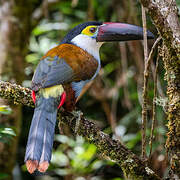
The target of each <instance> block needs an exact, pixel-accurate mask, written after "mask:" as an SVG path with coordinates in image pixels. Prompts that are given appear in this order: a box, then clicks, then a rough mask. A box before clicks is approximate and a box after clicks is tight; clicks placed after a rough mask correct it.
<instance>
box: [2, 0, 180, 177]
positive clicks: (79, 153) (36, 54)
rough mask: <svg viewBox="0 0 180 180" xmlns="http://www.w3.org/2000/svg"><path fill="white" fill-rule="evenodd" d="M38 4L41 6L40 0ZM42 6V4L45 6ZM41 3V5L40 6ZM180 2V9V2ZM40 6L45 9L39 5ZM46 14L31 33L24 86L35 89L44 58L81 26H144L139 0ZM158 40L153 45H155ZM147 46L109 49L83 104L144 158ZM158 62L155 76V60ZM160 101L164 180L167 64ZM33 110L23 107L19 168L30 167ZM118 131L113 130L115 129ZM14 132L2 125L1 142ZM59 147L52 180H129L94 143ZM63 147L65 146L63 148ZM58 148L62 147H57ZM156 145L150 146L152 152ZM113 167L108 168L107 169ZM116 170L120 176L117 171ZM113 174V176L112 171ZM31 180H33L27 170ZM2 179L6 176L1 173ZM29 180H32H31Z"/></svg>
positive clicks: (156, 164) (66, 6)
mask: <svg viewBox="0 0 180 180" xmlns="http://www.w3.org/2000/svg"><path fill="white" fill-rule="evenodd" d="M34 2H36V3H37V2H38V1H37V0H34ZM39 3H40V2H39ZM37 4H38V3H37ZM177 4H178V5H179V6H180V4H179V1H178V0H177ZM37 8H39V6H38V5H37ZM41 11H43V12H42V14H48V15H44V16H43V17H42V18H41V20H40V21H39V22H38V23H37V25H36V26H35V27H34V28H33V30H32V32H31V37H30V39H29V49H28V54H27V56H26V57H25V63H26V68H25V71H24V72H25V74H26V79H25V80H24V81H23V85H24V86H26V87H30V85H31V78H32V76H33V72H34V70H35V68H36V65H37V64H38V62H39V60H40V58H41V57H42V56H43V55H44V54H45V53H46V52H47V51H48V50H49V49H50V48H52V47H54V46H56V45H58V44H59V43H60V40H61V39H62V38H63V36H64V35H65V34H66V33H67V31H68V30H70V29H71V28H72V27H74V26H75V25H77V24H79V23H81V22H85V21H87V20H89V19H90V20H97V21H121V22H123V21H124V22H127V23H132V24H137V25H138V24H141V17H140V16H141V9H140V4H139V3H138V1H136V0H128V1H127V0H124V1H116V0H113V1H109V0H92V1H88V0H77V1H76V0H72V1H71V0H67V1H58V2H56V3H54V4H51V5H49V6H48V8H47V9H46V11H47V13H46V12H44V11H45V10H42V9H41ZM147 21H148V22H147V24H148V29H150V30H151V31H152V32H154V33H155V34H156V30H155V27H154V26H153V25H152V23H151V20H150V19H149V18H147ZM152 43H153V41H150V42H149V47H151V46H152ZM142 49H143V48H142V43H141V42H128V43H124V42H121V43H116V44H112V43H109V44H105V45H103V47H102V49H101V51H100V55H101V60H102V70H101V72H100V75H99V77H97V78H96V80H95V81H94V82H93V84H92V85H91V87H90V88H89V89H88V91H87V92H86V93H85V94H84V96H83V97H82V98H81V99H80V101H79V102H78V107H80V109H82V111H83V112H84V114H85V115H86V117H87V118H88V119H90V120H92V121H95V122H96V123H97V124H98V125H99V126H100V127H101V129H102V130H103V131H104V132H106V133H108V134H109V135H110V136H112V137H114V138H118V139H120V140H121V141H122V142H123V143H124V144H125V145H126V146H127V147H128V148H129V149H131V150H132V151H133V152H135V153H137V154H140V151H141V135H140V128H141V103H142V97H141V95H142V88H141V87H142V78H143V77H142V73H143V51H142ZM156 56H157V54H155V56H154V62H153V63H152V67H151V68H152V72H153V68H154V65H155V59H156ZM158 78H159V81H158V97H157V98H156V104H157V106H158V107H157V108H156V119H157V122H156V128H155V132H154V142H153V154H152V159H153V158H156V159H157V161H152V162H151V164H152V167H153V168H154V169H156V170H158V169H161V168H162V167H163V168H162V169H161V170H159V172H158V173H159V174H160V175H161V176H163V174H164V172H165V171H166V165H165V162H164V161H163V160H161V161H160V160H158V158H159V157H160V156H161V157H162V156H163V157H165V152H164V151H162V149H163V146H164V143H165V134H166V127H165V124H166V123H167V122H166V118H165V114H164V111H166V108H165V106H166V101H167V98H166V95H165V94H164V92H165V90H166V83H165V82H164V70H163V64H162V62H160V65H159V73H158ZM153 87H154V84H153V73H151V75H150V83H149V87H148V105H149V107H148V118H149V122H148V124H147V126H148V129H147V140H149V136H150V128H151V117H152V111H151V109H152V99H153ZM0 112H1V113H4V114H10V113H11V110H10V109H9V108H8V107H0ZM32 113H33V112H32V110H30V109H28V108H25V107H24V109H23V124H22V133H21V139H20V145H19V150H18V151H19V153H18V158H17V159H18V160H17V161H18V164H20V165H22V164H23V163H24V161H23V158H24V149H25V146H26V141H27V135H28V131H29V126H30V119H31V118H32ZM114 126H115V128H114V129H113V127H114ZM14 135H15V134H14V131H13V128H12V129H11V128H9V127H8V128H7V127H1V126H0V141H3V142H4V141H6V142H8V141H9V139H11V138H12V137H13V136H14ZM55 139H56V141H57V142H58V143H57V142H56V143H55V148H54V152H53V157H52V164H51V167H50V169H49V172H48V173H49V178H50V176H51V174H52V176H51V177H56V176H57V177H58V178H59V179H60V178H61V179H68V178H69V179H73V178H74V179H75V178H76V179H88V178H89V179H91V180H95V179H96V180H98V179H102V180H107V179H109V180H121V179H123V176H122V172H121V170H120V168H119V167H118V168H117V167H116V168H115V165H114V163H112V162H109V161H108V160H107V161H104V160H101V158H100V157H98V152H97V150H96V147H95V146H94V145H92V144H88V143H87V142H85V141H84V140H83V139H82V138H81V137H77V138H76V139H75V140H74V139H72V138H71V137H70V135H69V136H65V135H56V138H55ZM59 143H60V144H59ZM57 144H58V145H57ZM149 149H150V147H149V146H148V145H147V154H149V151H150V150H149ZM107 169H108V170H107ZM114 169H116V170H117V172H118V173H116V172H114ZM107 171H108V172H107ZM21 173H22V177H23V179H25V178H26V177H28V178H29V179H32V178H33V177H32V176H31V175H29V174H28V173H27V172H25V171H23V172H21ZM0 178H1V175H0ZM28 178H27V179H28Z"/></svg>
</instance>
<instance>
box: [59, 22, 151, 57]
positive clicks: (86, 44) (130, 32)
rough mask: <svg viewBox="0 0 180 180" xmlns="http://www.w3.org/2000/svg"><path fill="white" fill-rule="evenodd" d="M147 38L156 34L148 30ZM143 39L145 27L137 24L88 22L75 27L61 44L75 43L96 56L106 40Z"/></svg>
mask: <svg viewBox="0 0 180 180" xmlns="http://www.w3.org/2000/svg"><path fill="white" fill-rule="evenodd" d="M147 38H148V39H153V38H154V35H153V34H152V33H151V32H150V31H147ZM142 39H143V28H142V27H139V26H136V25H130V24H125V23H113V22H105V23H102V22H86V23H83V24H79V25H77V26H76V27H74V28H73V29H72V30H71V31H70V32H69V33H68V34H67V35H66V36H65V37H64V39H63V40H62V42H61V44H63V43H72V44H75V45H77V46H79V47H81V48H82V49H84V50H86V51H88V52H89V53H90V54H92V55H94V56H95V57H96V56H98V54H99V48H100V47H101V45H102V44H103V43H104V42H111V41H129V40H142ZM97 58H98V57H97Z"/></svg>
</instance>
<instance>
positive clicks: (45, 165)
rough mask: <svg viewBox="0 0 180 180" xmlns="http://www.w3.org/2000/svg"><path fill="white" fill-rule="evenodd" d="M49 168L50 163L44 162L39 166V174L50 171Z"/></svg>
mask: <svg viewBox="0 0 180 180" xmlns="http://www.w3.org/2000/svg"><path fill="white" fill-rule="evenodd" d="M48 166H49V162H48V161H43V162H42V163H39V166H38V168H37V169H38V171H39V172H42V173H44V172H46V170H47V169H48Z"/></svg>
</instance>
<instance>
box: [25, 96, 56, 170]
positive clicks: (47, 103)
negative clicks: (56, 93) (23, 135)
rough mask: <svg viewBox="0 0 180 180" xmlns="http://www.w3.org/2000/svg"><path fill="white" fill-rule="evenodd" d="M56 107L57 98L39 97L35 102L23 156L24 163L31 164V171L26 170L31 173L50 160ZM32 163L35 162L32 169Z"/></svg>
mask: <svg viewBox="0 0 180 180" xmlns="http://www.w3.org/2000/svg"><path fill="white" fill-rule="evenodd" d="M57 107H58V103H57V98H52V97H50V98H47V99H46V98H44V97H40V98H38V99H37V100H36V108H35V110H34V115H33V119H32V122H31V128H30V131H29V136H28V142H27V146H26V155H25V162H26V163H27V162H31V163H30V165H29V166H30V167H29V169H31V170H29V169H28V171H31V173H33V172H34V170H36V169H38V165H39V164H41V163H43V162H48V163H49V162H50V160H51V154H52V146H53V139H54V129H55V124H56V115H57ZM28 160H29V161H28ZM32 162H36V165H35V166H34V167H32V164H33V163H32ZM26 165H27V164H26ZM47 167H48V165H47ZM27 168H28V167H27ZM42 171H43V170H42Z"/></svg>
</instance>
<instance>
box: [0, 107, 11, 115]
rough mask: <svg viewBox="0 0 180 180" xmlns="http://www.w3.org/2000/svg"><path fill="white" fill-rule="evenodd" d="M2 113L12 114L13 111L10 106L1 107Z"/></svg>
mask: <svg viewBox="0 0 180 180" xmlns="http://www.w3.org/2000/svg"><path fill="white" fill-rule="evenodd" d="M0 113H1V114H11V113H12V109H11V108H10V107H9V106H5V105H4V106H0Z"/></svg>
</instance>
